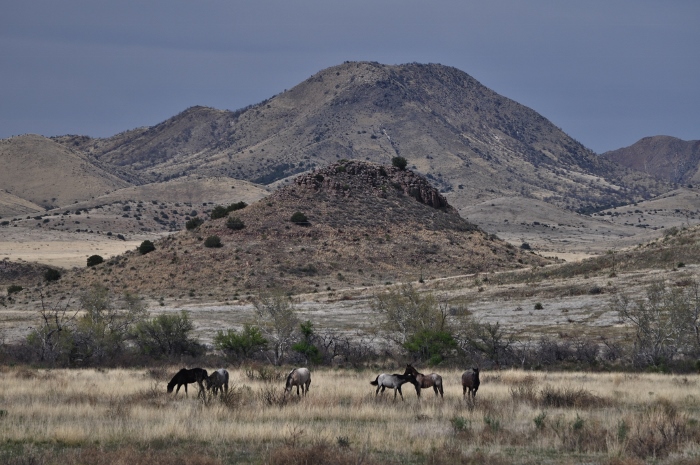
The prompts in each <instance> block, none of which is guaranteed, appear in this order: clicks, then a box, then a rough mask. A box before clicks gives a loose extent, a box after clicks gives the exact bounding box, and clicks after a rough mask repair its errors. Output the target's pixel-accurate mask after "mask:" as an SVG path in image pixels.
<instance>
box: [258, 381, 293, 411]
mask: <svg viewBox="0 0 700 465" xmlns="http://www.w3.org/2000/svg"><path fill="white" fill-rule="evenodd" d="M258 398H259V399H260V401H261V402H262V403H263V404H265V405H270V406H273V407H280V408H282V407H284V406H285V405H287V403H289V402H295V401H296V399H297V397H296V396H285V395H284V389H283V388H276V387H274V386H267V387H264V388H262V389H260V393H259V394H258Z"/></svg>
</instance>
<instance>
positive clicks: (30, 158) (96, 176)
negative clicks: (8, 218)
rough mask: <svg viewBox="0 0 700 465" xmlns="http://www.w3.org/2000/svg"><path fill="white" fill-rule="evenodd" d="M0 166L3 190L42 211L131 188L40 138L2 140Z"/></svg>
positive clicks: (80, 156) (74, 153)
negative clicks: (36, 206)
mask: <svg viewBox="0 0 700 465" xmlns="http://www.w3.org/2000/svg"><path fill="white" fill-rule="evenodd" d="M0 166H1V167H2V169H0V188H1V189H3V190H4V191H5V192H7V193H9V194H12V195H13V196H15V197H18V198H20V199H23V200H24V201H28V202H31V203H33V204H35V205H38V206H39V207H41V208H43V209H50V208H53V207H58V206H63V205H70V204H72V203H74V202H76V201H80V200H87V199H90V198H93V197H97V196H100V195H103V194H106V193H108V192H112V191H114V190H116V189H120V188H122V187H126V186H128V185H129V183H128V182H126V181H124V180H123V179H120V178H119V177H117V176H115V175H113V174H111V173H109V172H107V171H105V170H104V169H102V168H100V167H99V166H97V165H96V164H94V163H92V161H91V160H89V159H88V157H87V156H86V155H84V154H83V153H82V152H80V151H76V150H72V149H70V148H68V147H66V146H64V145H61V144H59V143H56V142H54V141H52V140H51V139H47V138H46V137H42V136H38V135H25V136H18V137H12V138H10V139H4V140H0ZM8 210H9V208H8ZM8 214H13V213H9V212H8Z"/></svg>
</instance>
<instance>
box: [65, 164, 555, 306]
mask: <svg viewBox="0 0 700 465" xmlns="http://www.w3.org/2000/svg"><path fill="white" fill-rule="evenodd" d="M297 212H299V213H301V214H303V215H305V217H306V221H302V222H301V223H299V222H293V221H292V220H291V219H292V216H293V215H294V214H295V213H297ZM229 216H230V217H235V218H237V219H238V220H240V224H242V225H243V226H244V227H242V228H231V227H229V226H228V225H227V223H228V222H229V221H230V220H229V219H228V218H221V219H214V220H209V221H206V222H205V223H204V224H202V225H201V226H199V227H198V228H197V229H194V230H192V231H181V232H179V233H176V234H172V235H170V236H168V237H165V238H163V239H160V240H158V241H155V251H153V252H150V253H148V254H146V255H141V254H139V253H138V252H135V251H131V252H127V253H126V254H123V255H121V256H118V257H115V258H112V259H110V260H109V261H107V262H106V263H105V264H103V265H99V266H97V267H94V268H90V269H83V270H79V271H77V272H76V274H74V275H72V276H73V277H72V278H71V277H68V278H67V279H66V282H65V283H64V285H66V286H69V287H70V286H71V285H72V284H71V283H72V281H71V280H72V279H74V280H77V281H78V282H81V283H83V284H82V285H85V283H88V282H90V281H91V280H92V281H96V282H109V283H110V285H112V286H114V287H117V288H120V289H121V288H122V287H124V288H128V289H130V290H132V291H134V292H138V293H140V294H145V295H151V296H154V297H157V296H159V295H160V296H168V297H176V298H178V297H184V296H185V294H183V293H189V294H190V296H194V295H202V294H206V295H208V296H210V297H213V298H219V299H225V298H230V297H232V296H235V295H238V294H240V293H247V292H251V290H255V289H261V288H265V287H284V288H287V289H290V290H293V291H295V292H314V291H319V290H327V289H328V288H333V289H338V288H347V287H356V286H364V285H370V284H373V285H376V284H383V283H387V282H392V283H393V282H400V281H416V280H419V279H420V278H422V277H425V278H426V279H427V278H431V277H444V276H451V275H459V274H467V273H475V272H487V271H493V270H502V269H516V268H521V267H525V266H527V265H533V264H534V265H542V264H545V263H547V262H548V261H547V260H545V259H543V258H542V257H539V256H538V255H535V254H532V253H530V252H527V251H523V250H521V249H519V248H516V247H514V246H512V245H510V244H507V243H505V242H504V241H502V240H500V239H498V238H497V237H495V236H493V235H491V234H488V233H486V232H484V231H482V230H481V229H479V228H478V227H477V226H475V225H474V224H472V223H469V222H468V221H466V220H464V219H463V218H462V217H461V216H459V214H458V213H457V212H456V210H455V209H454V208H453V207H452V206H451V205H449V203H448V202H447V200H446V199H445V197H444V196H442V195H441V194H440V193H439V192H438V191H437V190H436V189H435V188H434V187H432V186H431V185H430V183H429V182H428V181H427V180H426V179H425V178H423V177H421V176H419V175H417V174H415V173H413V172H411V171H409V170H406V171H404V170H400V169H398V168H396V167H390V166H382V165H378V164H374V163H370V162H361V161H341V162H338V163H334V164H331V165H329V166H327V167H326V168H324V169H321V170H317V171H315V172H313V173H308V174H304V175H302V176H299V177H297V178H296V179H295V180H294V182H292V183H290V184H289V185H288V186H286V187H282V188H280V189H278V190H277V191H275V192H274V193H272V194H271V195H269V196H268V197H266V198H264V199H262V200H260V201H258V202H256V203H254V204H252V205H249V206H248V207H246V208H244V209H242V210H237V211H234V212H232V213H230V214H229ZM211 236H217V237H219V239H220V241H221V244H222V246H221V247H207V246H206V245H205V242H206V240H207V238H209V237H211ZM188 290H189V292H188Z"/></svg>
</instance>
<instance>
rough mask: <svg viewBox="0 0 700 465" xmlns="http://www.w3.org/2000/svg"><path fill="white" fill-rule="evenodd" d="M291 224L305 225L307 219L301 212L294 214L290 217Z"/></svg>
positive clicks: (307, 221)
mask: <svg viewBox="0 0 700 465" xmlns="http://www.w3.org/2000/svg"><path fill="white" fill-rule="evenodd" d="M290 220H291V222H292V223H294V224H300V225H307V224H309V219H308V218H307V217H306V215H304V214H303V213H302V212H295V213H294V214H293V215H292V217H291V219H290Z"/></svg>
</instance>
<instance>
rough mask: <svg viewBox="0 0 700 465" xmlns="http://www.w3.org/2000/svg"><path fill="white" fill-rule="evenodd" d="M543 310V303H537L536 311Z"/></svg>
mask: <svg viewBox="0 0 700 465" xmlns="http://www.w3.org/2000/svg"><path fill="white" fill-rule="evenodd" d="M543 308H544V307H543V306H542V303H541V302H537V303H536V304H535V310H542V309H543Z"/></svg>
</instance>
